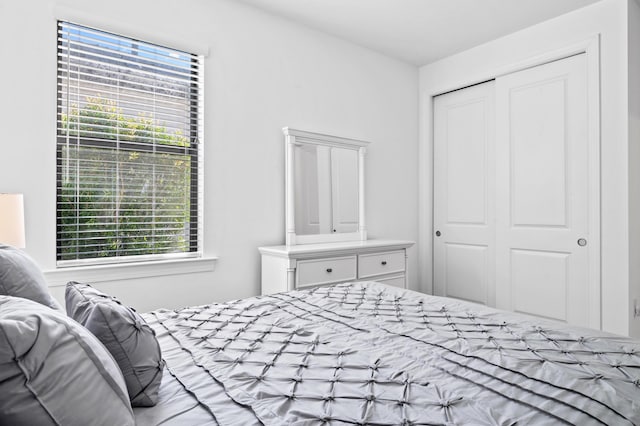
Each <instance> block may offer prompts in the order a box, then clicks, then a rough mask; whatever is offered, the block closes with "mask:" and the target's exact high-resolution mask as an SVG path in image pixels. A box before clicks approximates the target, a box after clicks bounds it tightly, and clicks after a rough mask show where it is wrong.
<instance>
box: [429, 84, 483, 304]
mask: <svg viewBox="0 0 640 426" xmlns="http://www.w3.org/2000/svg"><path fill="white" fill-rule="evenodd" d="M494 96H495V88H494V82H488V83H483V84H479V85H476V86H471V87H468V88H465V89H462V90H457V91H454V92H450V93H447V94H444V95H440V96H438V97H436V98H435V99H434V233H435V235H434V239H433V241H434V244H433V245H434V255H433V256H434V261H433V267H434V292H435V294H436V295H439V296H449V297H456V298H460V299H466V300H470V301H473V302H477V303H483V304H488V305H493V304H494V290H493V289H494V282H495V277H494V270H495V258H494V238H495V229H494V204H495V200H494V198H495V196H494V193H495V180H494V170H495V165H494V157H495V152H494V140H495V137H494V129H495V120H494Z"/></svg>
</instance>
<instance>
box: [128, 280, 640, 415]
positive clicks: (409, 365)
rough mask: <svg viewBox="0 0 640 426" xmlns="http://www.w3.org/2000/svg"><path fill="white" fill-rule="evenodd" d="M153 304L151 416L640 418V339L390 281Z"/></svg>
mask: <svg viewBox="0 0 640 426" xmlns="http://www.w3.org/2000/svg"><path fill="white" fill-rule="evenodd" d="M144 317H145V319H146V320H147V321H148V322H149V323H150V325H151V326H152V327H153V328H154V329H155V330H156V332H157V335H158V338H159V341H160V344H161V346H162V349H163V356H164V358H165V360H166V361H167V369H166V370H165V373H164V379H163V388H162V392H161V401H160V403H159V405H158V406H157V407H153V408H140V409H136V410H135V412H136V416H137V420H138V424H140V425H145V424H160V423H162V424H164V425H171V424H174V425H192V424H224V425H227V424H229V425H235V424H242V425H251V424H261V423H262V424H273V425H282V424H299V425H307V424H309V425H310V424H331V425H343V424H345V425H346V424H356V425H358V424H372V425H389V424H398V425H401V424H404V425H410V424H411V425H413V424H416V425H424V424H429V425H436V424H437V425H445V424H460V425H463V424H468V425H514V424H544V425H548V424H563V423H564V424H577V425H589V424H594V425H595V424H601V425H633V424H636V425H638V424H640V342H637V341H634V340H631V339H626V338H622V337H617V336H613V335H608V334H605V333H600V332H596V331H592V330H586V329H579V328H575V327H567V326H563V325H562V324H558V323H552V322H546V321H543V320H540V321H537V320H532V319H530V318H525V317H524V316H520V315H516V314H510V313H505V312H499V311H496V310H493V309H489V308H485V307H482V306H479V305H474V304H470V303H464V302H459V301H454V300H451V299H445V298H438V297H433V296H427V295H423V294H420V293H416V292H412V291H406V290H401V289H397V288H393V287H388V286H385V285H383V284H379V283H355V284H342V285H337V286H333V287H323V288H317V289H313V290H306V291H294V292H289V293H281V294H275V295H271V296H261V297H253V298H248V299H242V300H237V301H232V302H228V303H221V304H212V305H206V306H200V307H192V308H185V309H182V310H178V311H169V310H159V311H154V312H150V313H148V314H145V315H144Z"/></svg>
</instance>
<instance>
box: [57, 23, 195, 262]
mask: <svg viewBox="0 0 640 426" xmlns="http://www.w3.org/2000/svg"><path fill="white" fill-rule="evenodd" d="M201 70H202V59H201V58H200V57H199V56H197V55H193V54H190V53H186V52H182V51H178V50H174V49H169V48H164V47H161V46H157V45H154V44H151V43H146V42H142V41H139V40H134V39H130V38H127V37H122V36H119V35H115V34H111V33H107V32H104V31H99V30H96V29H92V28H87V27H84V26H80V25H76V24H72V23H68V22H59V23H58V102H57V103H58V115H57V209H56V211H57V261H58V265H59V266H70V265H78V264H86V263H113V262H123V261H140V260H149V259H165V258H167V257H176V256H177V257H182V256H197V255H199V253H200V246H201V244H200V240H201V234H202V232H201V228H202V214H201V211H202V191H201V190H200V186H201V182H202V77H201Z"/></svg>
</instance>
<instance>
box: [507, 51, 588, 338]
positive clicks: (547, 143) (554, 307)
mask: <svg viewBox="0 0 640 426" xmlns="http://www.w3.org/2000/svg"><path fill="white" fill-rule="evenodd" d="M495 87H496V124H497V125H496V307H498V308H502V309H507V310H511V311H517V312H523V313H527V314H533V315H538V316H542V317H546V318H552V319H555V320H560V321H565V322H568V323H571V324H576V325H583V326H589V323H590V321H589V319H590V318H589V315H590V313H589V306H590V303H589V276H588V271H589V250H590V249H591V247H590V245H589V227H588V223H589V198H588V197H589V186H588V185H589V168H588V164H589V163H588V155H589V143H588V140H589V138H588V132H587V131H588V101H589V99H588V97H587V68H586V55H584V54H581V55H576V56H572V57H570V58H566V59H562V60H558V61H555V62H550V63H548V64H545V65H540V66H537V67H534V68H529V69H526V70H524V71H520V72H515V73H512V74H508V75H506V76H503V77H500V78H498V79H496V86H495ZM594 190H595V189H594Z"/></svg>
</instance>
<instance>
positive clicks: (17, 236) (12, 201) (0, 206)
mask: <svg viewBox="0 0 640 426" xmlns="http://www.w3.org/2000/svg"><path fill="white" fill-rule="evenodd" d="M0 243H3V244H7V245H10V246H14V247H18V248H24V247H25V237H24V201H23V198H22V194H0Z"/></svg>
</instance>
